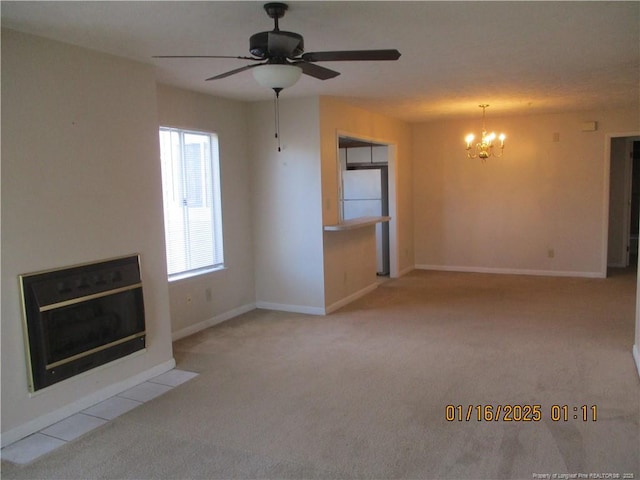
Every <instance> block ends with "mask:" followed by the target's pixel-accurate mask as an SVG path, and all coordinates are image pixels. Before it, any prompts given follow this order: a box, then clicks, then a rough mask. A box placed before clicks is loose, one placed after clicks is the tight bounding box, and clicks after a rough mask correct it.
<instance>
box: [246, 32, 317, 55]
mask: <svg viewBox="0 0 640 480" xmlns="http://www.w3.org/2000/svg"><path fill="white" fill-rule="evenodd" d="M269 35H271V36H272V38H273V36H274V35H275V36H278V37H281V39H282V40H283V42H278V43H279V44H282V45H293V44H295V45H296V46H295V48H292V49H290V51H289V49H287V51H284V50H283V51H273V47H272V49H271V51H269ZM249 51H250V52H251V55H253V56H255V57H258V58H272V57H286V58H293V57H299V56H300V55H302V54H303V53H304V39H303V38H302V35H300V34H298V33H294V32H285V31H283V30H278V31H271V32H260V33H255V34H253V35H251V38H249Z"/></svg>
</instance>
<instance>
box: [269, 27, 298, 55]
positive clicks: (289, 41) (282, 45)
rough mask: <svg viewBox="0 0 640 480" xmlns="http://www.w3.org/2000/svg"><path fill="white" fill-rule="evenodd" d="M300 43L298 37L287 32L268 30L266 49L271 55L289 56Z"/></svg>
mask: <svg viewBox="0 0 640 480" xmlns="http://www.w3.org/2000/svg"><path fill="white" fill-rule="evenodd" d="M299 45H300V38H298V37H296V36H294V35H291V34H289V32H283V31H277V32H269V35H268V37H267V50H268V52H269V55H271V56H272V57H291V56H293V55H294V53H295V52H296V49H297V48H298V46H299Z"/></svg>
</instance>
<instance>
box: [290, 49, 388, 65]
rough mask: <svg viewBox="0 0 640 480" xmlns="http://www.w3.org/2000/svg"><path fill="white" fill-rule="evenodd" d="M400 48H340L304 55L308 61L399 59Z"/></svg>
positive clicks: (303, 58) (304, 58)
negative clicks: (333, 50)
mask: <svg viewBox="0 0 640 480" xmlns="http://www.w3.org/2000/svg"><path fill="white" fill-rule="evenodd" d="M398 58H400V52H399V51H398V50H338V51H335V52H308V53H305V54H303V55H302V60H305V61H307V62H343V61H356V60H397V59H398Z"/></svg>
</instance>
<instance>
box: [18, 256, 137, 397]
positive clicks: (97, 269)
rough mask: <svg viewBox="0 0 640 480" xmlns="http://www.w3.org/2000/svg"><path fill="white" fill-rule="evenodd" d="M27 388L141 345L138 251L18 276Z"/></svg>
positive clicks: (62, 377)
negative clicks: (27, 380)
mask: <svg viewBox="0 0 640 480" xmlns="http://www.w3.org/2000/svg"><path fill="white" fill-rule="evenodd" d="M20 287H21V292H22V304H23V312H24V331H25V344H26V347H27V362H28V366H29V368H28V374H29V390H30V391H32V392H35V391H37V390H40V389H42V388H45V387H48V386H50V385H53V384H55V383H57V382H60V381H62V380H65V379H67V378H70V377H72V376H74V375H78V374H80V373H82V372H86V371H87V370H90V369H93V368H96V367H98V366H100V365H104V364H106V363H109V362H111V361H113V360H116V359H118V358H121V357H124V356H127V355H130V354H132V353H134V352H136V351H138V350H142V349H144V348H145V341H146V340H145V318H144V302H143V298H142V283H141V280H140V260H139V256H138V255H132V256H127V257H121V258H116V259H111V260H104V261H100V262H97V263H91V264H84V265H78V266H74V267H68V268H61V269H56V270H49V271H46V272H38V273H30V274H25V275H21V276H20Z"/></svg>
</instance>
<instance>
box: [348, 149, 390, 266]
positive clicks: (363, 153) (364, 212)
mask: <svg viewBox="0 0 640 480" xmlns="http://www.w3.org/2000/svg"><path fill="white" fill-rule="evenodd" d="M338 150H339V155H338V159H339V163H340V219H341V221H344V220H350V219H354V218H361V217H380V216H388V215H389V153H390V152H389V145H387V144H383V143H376V142H373V141H369V140H362V139H358V138H354V137H349V136H339V137H338ZM389 244H390V230H389V223H388V222H381V223H377V224H376V272H377V274H378V276H389V274H390V273H391V258H390V246H389Z"/></svg>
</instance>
